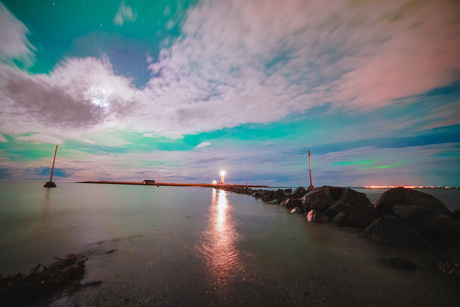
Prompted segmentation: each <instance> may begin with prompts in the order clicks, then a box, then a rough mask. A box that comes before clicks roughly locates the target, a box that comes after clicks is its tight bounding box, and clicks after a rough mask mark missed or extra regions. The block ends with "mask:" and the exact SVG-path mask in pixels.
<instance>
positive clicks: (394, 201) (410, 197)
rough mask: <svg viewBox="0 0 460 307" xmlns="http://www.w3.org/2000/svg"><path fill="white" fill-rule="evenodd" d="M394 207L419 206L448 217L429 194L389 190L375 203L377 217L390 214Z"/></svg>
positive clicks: (442, 206) (436, 200)
mask: <svg viewBox="0 0 460 307" xmlns="http://www.w3.org/2000/svg"><path fill="white" fill-rule="evenodd" d="M394 206H420V207H424V208H427V209H430V210H433V211H435V212H439V213H443V214H446V215H450V211H449V209H448V208H447V207H446V205H445V204H444V203H443V202H442V201H440V200H439V199H437V198H436V197H434V196H432V195H430V194H426V193H423V192H420V191H416V190H412V189H404V188H394V189H390V190H388V191H385V192H384V193H383V194H382V195H381V196H380V198H379V199H378V200H377V202H376V203H375V209H376V210H377V213H378V214H379V215H382V214H385V213H388V212H391V208H393V207H394Z"/></svg>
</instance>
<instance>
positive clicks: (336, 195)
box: [325, 186, 347, 201]
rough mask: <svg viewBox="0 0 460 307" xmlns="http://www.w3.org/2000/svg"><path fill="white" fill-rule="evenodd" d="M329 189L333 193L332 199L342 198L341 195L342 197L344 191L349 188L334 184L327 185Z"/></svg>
mask: <svg viewBox="0 0 460 307" xmlns="http://www.w3.org/2000/svg"><path fill="white" fill-rule="evenodd" d="M325 187H327V188H328V189H329V192H330V193H331V197H332V200H333V201H335V200H340V197H342V193H343V191H344V190H345V189H347V188H342V187H333V186H325Z"/></svg>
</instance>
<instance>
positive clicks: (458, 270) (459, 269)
mask: <svg viewBox="0 0 460 307" xmlns="http://www.w3.org/2000/svg"><path fill="white" fill-rule="evenodd" d="M438 265H439V269H440V270H441V271H443V272H444V273H446V274H447V275H449V276H450V278H452V279H453V280H454V281H456V282H457V283H459V284H460V248H455V249H451V250H449V251H447V252H445V253H443V254H442V255H441V259H440V260H439V264H438Z"/></svg>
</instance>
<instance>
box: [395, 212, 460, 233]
mask: <svg viewBox="0 0 460 307" xmlns="http://www.w3.org/2000/svg"><path fill="white" fill-rule="evenodd" d="M393 212H394V213H395V215H396V216H397V217H399V218H400V219H401V220H402V221H403V222H404V223H406V224H407V225H409V226H410V227H412V228H414V229H415V230H417V231H418V232H420V233H422V234H424V235H426V236H428V237H430V238H436V237H446V236H450V235H451V234H452V233H453V232H457V231H459V230H460V223H459V222H457V221H456V220H454V219H452V218H450V217H448V216H447V215H444V214H442V213H437V212H434V211H432V210H430V209H426V208H424V207H419V206H394V207H393Z"/></svg>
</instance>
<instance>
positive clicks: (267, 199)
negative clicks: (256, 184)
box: [262, 190, 275, 202]
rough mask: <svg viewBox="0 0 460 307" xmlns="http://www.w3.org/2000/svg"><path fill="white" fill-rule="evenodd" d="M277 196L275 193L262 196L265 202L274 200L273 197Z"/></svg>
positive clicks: (267, 192) (265, 193) (270, 192)
mask: <svg viewBox="0 0 460 307" xmlns="http://www.w3.org/2000/svg"><path fill="white" fill-rule="evenodd" d="M274 196H275V191H269V190H268V191H265V192H264V194H263V195H262V201H264V202H269V201H271V200H273V197H274Z"/></svg>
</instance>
